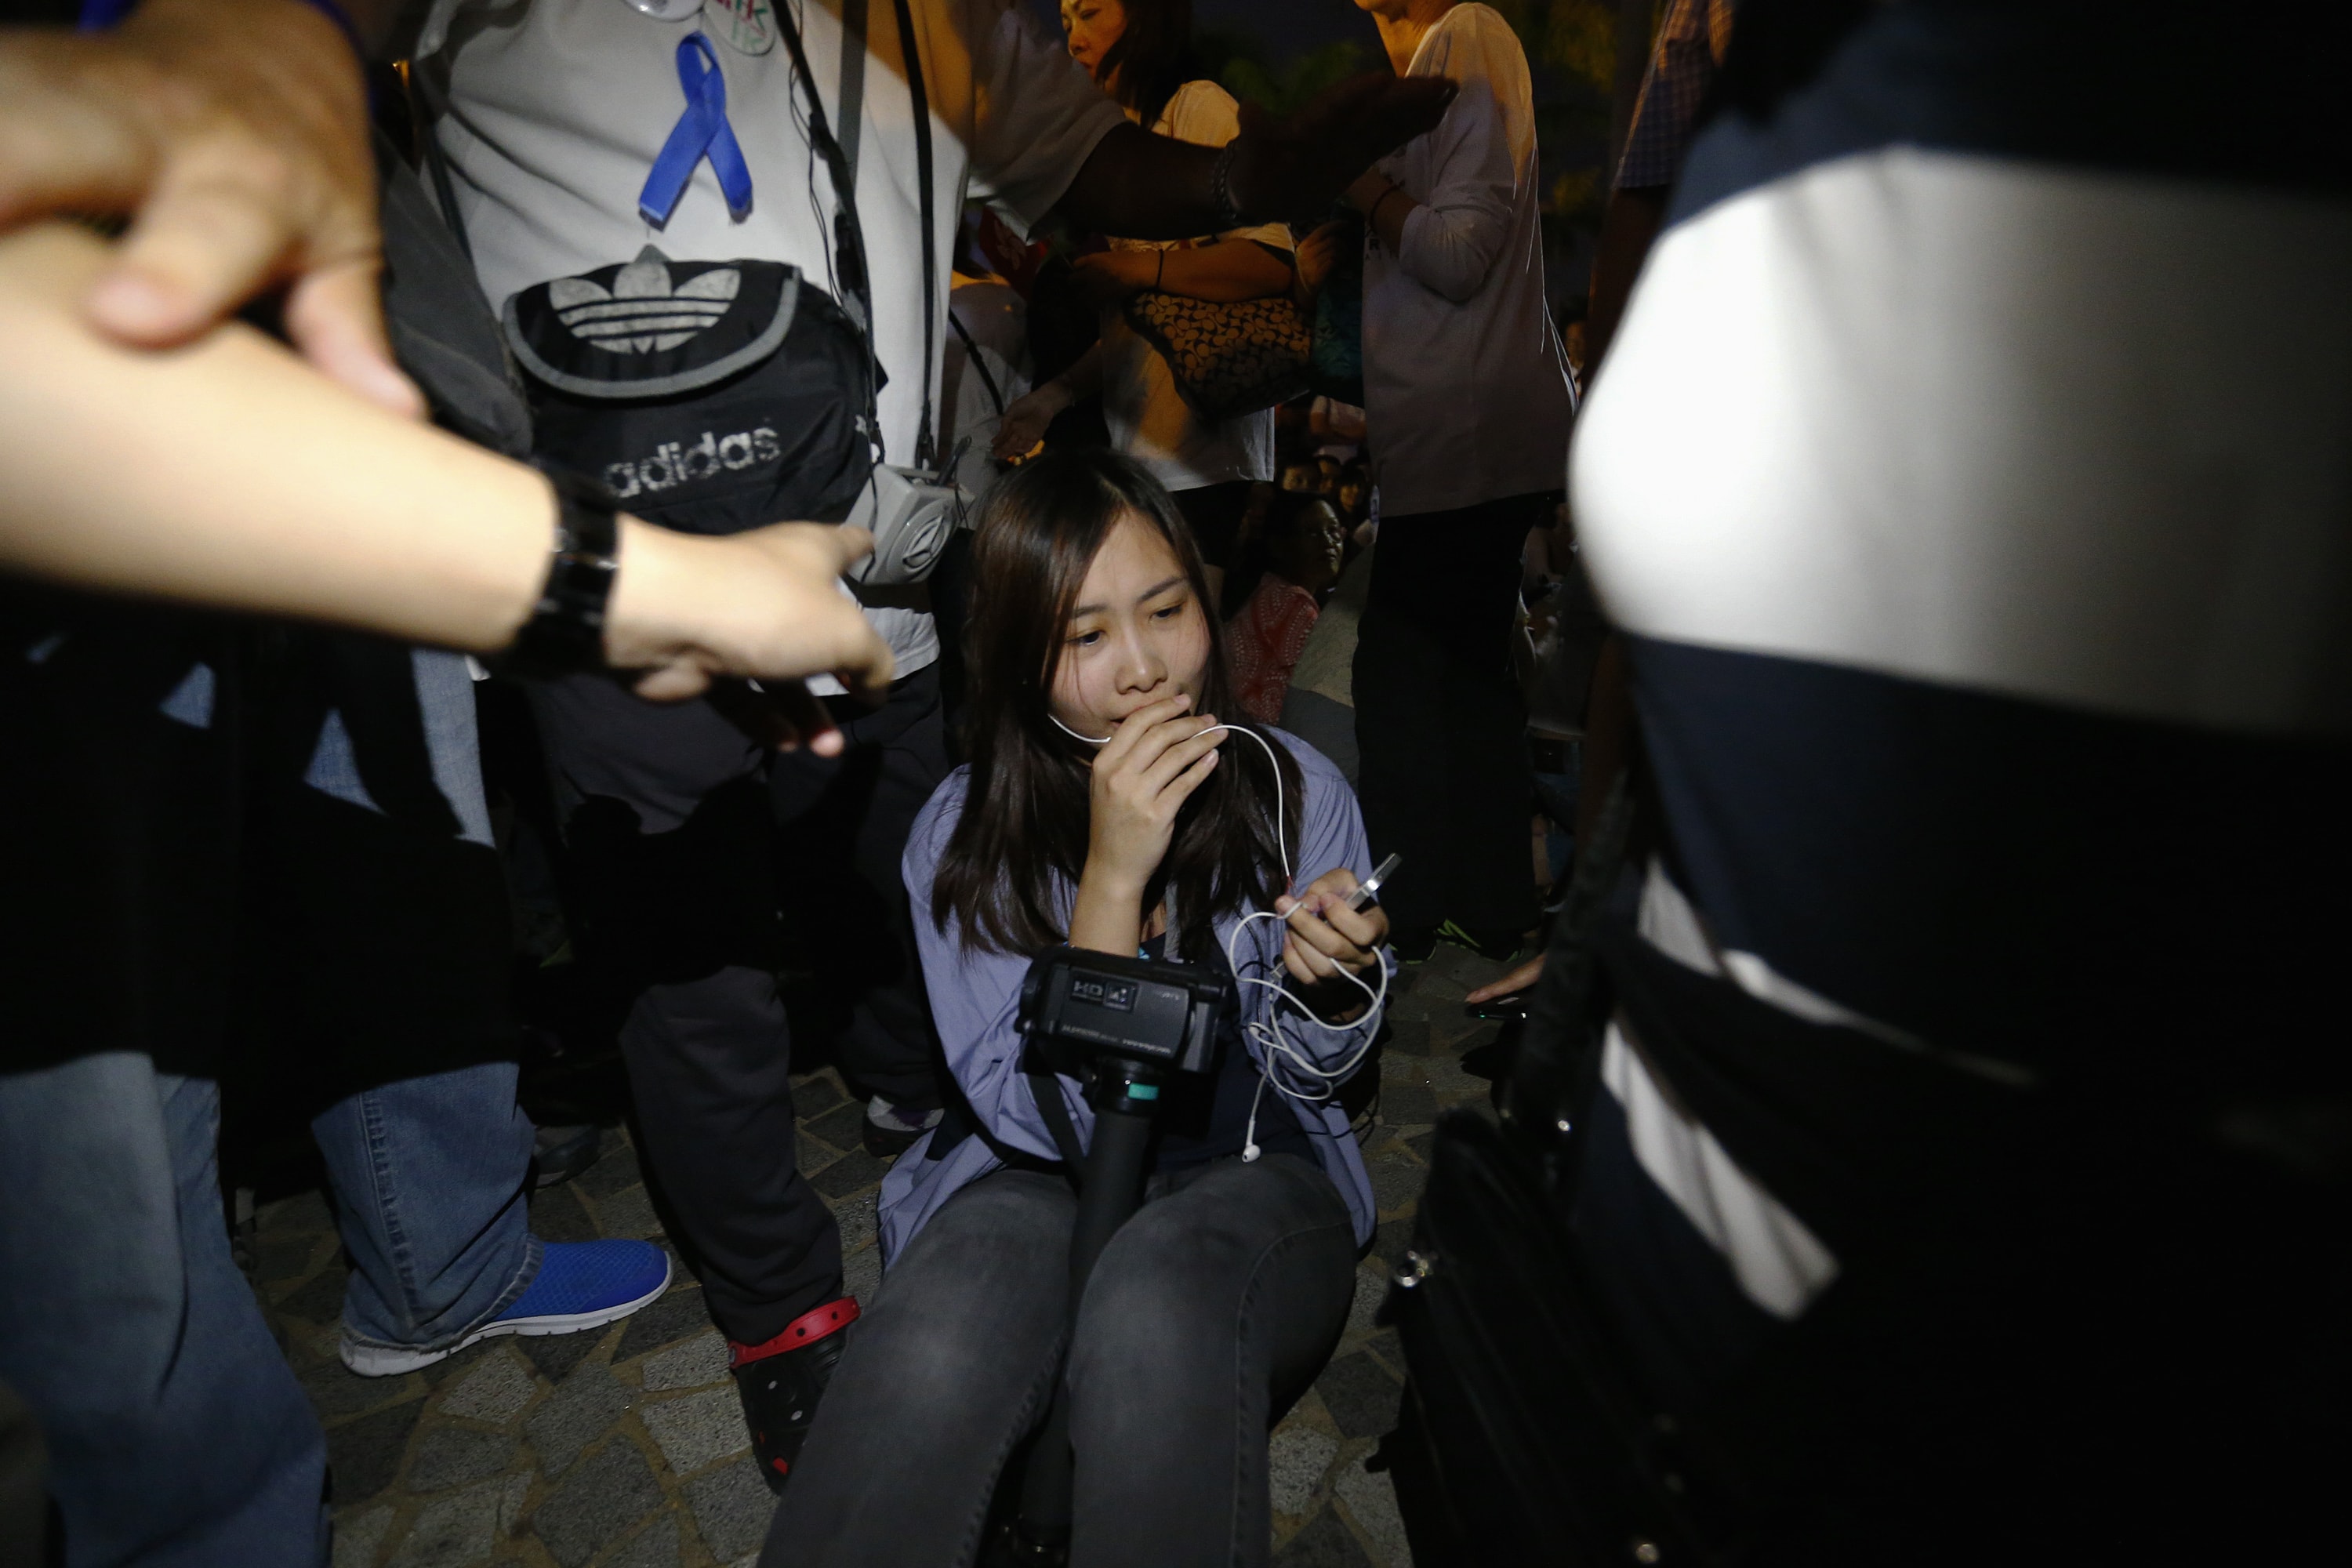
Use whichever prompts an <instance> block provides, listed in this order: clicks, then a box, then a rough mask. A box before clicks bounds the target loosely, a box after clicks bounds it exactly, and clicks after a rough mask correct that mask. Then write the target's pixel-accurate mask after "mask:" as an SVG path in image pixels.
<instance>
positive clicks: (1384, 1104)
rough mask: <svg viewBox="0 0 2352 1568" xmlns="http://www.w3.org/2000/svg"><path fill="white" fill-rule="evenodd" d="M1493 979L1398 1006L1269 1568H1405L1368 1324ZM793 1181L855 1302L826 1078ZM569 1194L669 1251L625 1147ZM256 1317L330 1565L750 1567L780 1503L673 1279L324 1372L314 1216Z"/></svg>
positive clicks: (551, 1209)
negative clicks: (405, 1368)
mask: <svg viewBox="0 0 2352 1568" xmlns="http://www.w3.org/2000/svg"><path fill="white" fill-rule="evenodd" d="M1495 972H1496V966H1495V965H1492V964H1489V963H1483V962H1481V961H1480V960H1478V959H1475V958H1474V957H1472V956H1471V955H1469V954H1467V953H1465V952H1459V951H1458V950H1455V949H1453V948H1449V947H1444V946H1440V947H1439V949H1438V950H1437V956H1436V957H1435V958H1434V959H1433V960H1432V961H1431V962H1430V963H1427V964H1424V965H1422V966H1419V967H1418V968H1415V969H1412V970H1408V971H1407V972H1405V974H1404V976H1403V977H1402V983H1401V984H1400V986H1399V987H1398V990H1397V992H1396V993H1395V994H1392V996H1391V1004H1390V1009H1389V1017H1390V1021H1391V1026H1392V1027H1393V1031H1394V1035H1393V1038H1392V1039H1391V1042H1390V1043H1389V1045H1388V1047H1386V1050H1385V1053H1384V1055H1383V1058H1382V1061H1381V1094H1380V1101H1379V1105H1378V1108H1377V1116H1376V1118H1375V1119H1373V1121H1371V1123H1370V1127H1369V1130H1368V1131H1367V1132H1366V1134H1365V1137H1364V1154H1365V1160H1366V1163H1368V1164H1369V1165H1370V1170H1371V1175H1372V1187H1373V1191H1374V1193H1375V1194H1377V1196H1378V1201H1379V1205H1380V1211H1381V1227H1380V1236H1379V1239H1378V1241H1377V1242H1376V1243H1375V1246H1374V1248H1373V1253H1372V1255H1371V1256H1370V1257H1369V1258H1365V1259H1364V1260H1363V1263H1362V1265H1361V1267H1360V1270H1359V1272H1358V1275H1357V1289H1356V1301H1355V1307H1354V1310H1353V1311H1352V1312H1351V1313H1350V1314H1349V1321H1348V1329H1347V1333H1346V1336H1345V1337H1344V1338H1343V1339H1342V1340H1341V1341H1340V1342H1339V1349H1338V1351H1337V1352H1335V1353H1334V1355H1333V1357H1332V1360H1331V1363H1330V1365H1329V1366H1328V1368H1327V1369H1326V1370H1325V1371H1324V1373H1323V1374H1322V1376H1321V1377H1320V1378H1319V1379H1318V1380H1317V1383H1316V1385H1315V1388H1314V1390H1313V1391H1312V1392H1310V1393H1309V1394H1307V1396H1306V1398H1305V1399H1303V1400H1302V1401H1301V1402H1300V1403H1299V1405H1298V1406H1297V1409H1295V1410H1293V1411H1292V1412H1291V1413H1290V1415H1288V1416H1287V1417H1286V1419H1285V1420H1284V1421H1283V1422H1282V1424H1281V1425H1280V1426H1277V1427H1276V1429H1275V1433H1274V1437H1273V1485H1274V1508H1275V1539H1276V1543H1277V1550H1276V1557H1275V1561H1276V1564H1277V1565H1279V1568H1371V1565H1373V1564H1381V1565H1385V1568H1408V1564H1409V1563H1411V1557H1410V1554H1409V1552H1407V1549H1406V1546H1405V1540H1404V1531H1403V1527H1402V1523H1401V1522H1400V1521H1399V1520H1398V1517H1397V1510H1396V1500H1395V1497H1394V1494H1393V1492H1392V1491H1391V1487H1390V1484H1389V1479H1388V1477H1387V1476H1386V1475H1385V1474H1378V1473H1373V1472H1369V1471H1367V1470H1366V1469H1365V1468H1363V1461H1364V1459H1365V1458H1366V1457H1367V1456H1368V1455H1369V1454H1370V1452H1371V1450H1372V1448H1373V1447H1374V1445H1375V1443H1376V1441H1377V1439H1378V1438H1379V1437H1380V1436H1381V1434H1382V1433H1384V1432H1386V1431H1387V1430H1388V1429H1389V1428H1390V1427H1391V1426H1392V1425H1393V1424H1394V1422H1395V1418H1396V1409H1397V1401H1398V1397H1399V1393H1400V1389H1401V1386H1402V1384H1401V1377H1402V1362H1401V1361H1400V1359H1399V1357H1398V1353H1397V1345H1396V1336H1395V1335H1394V1333H1393V1332H1391V1331H1386V1330H1382V1329H1380V1328H1377V1327H1376V1326H1375V1325H1374V1323H1373V1321H1372V1317H1373V1313H1374V1311H1375V1310H1376V1309H1377V1308H1378V1307H1379V1305H1380V1302H1381V1296H1382V1294H1383V1292H1384V1290H1385V1288H1386V1272H1385V1270H1386V1268H1387V1265H1388V1262H1389V1260H1391V1259H1392V1258H1395V1256H1396V1255H1397V1254H1398V1252H1399V1251H1400V1250H1401V1249H1402V1247H1403V1246H1404V1243H1405V1237H1406V1233H1407V1232H1408V1230H1409V1229H1410V1224H1411V1219H1412V1208H1413V1204H1414V1202H1415V1200H1416V1199H1417V1198H1418V1196H1419V1194H1420V1192H1421V1187H1422V1182H1423V1173H1424V1171H1425V1166H1424V1164H1423V1161H1424V1159H1425V1157H1426V1155H1427V1152H1428V1149H1429V1141H1430V1128H1431V1123H1433V1121H1435V1120H1436V1118H1437V1114H1438V1112H1439V1111H1441V1110H1446V1109H1449V1108H1451V1107H1453V1106H1455V1105H1461V1104H1470V1105H1475V1106H1479V1107H1483V1106H1484V1105H1485V1104H1486V1083H1485V1081H1484V1080H1483V1079H1475V1078H1473V1077H1471V1076H1469V1075H1468V1074H1466V1073H1465V1072H1464V1071H1463V1070H1462V1068H1461V1067H1460V1065H1459V1058H1460V1056H1461V1054H1462V1052H1463V1051H1465V1050H1466V1049H1468V1048H1469V1047H1473V1046H1475V1045H1476V1044H1478V1043H1479V1042H1480V1041H1481V1040H1483V1039H1485V1038H1487V1037H1490V1034H1491V1029H1492V1026H1484V1025H1474V1024H1472V1023H1470V1022H1469V1021H1467V1020H1466V1019H1465V1017H1464V1015H1463V1011H1462V1006H1461V1002H1462V996H1463V994H1464V992H1465V990H1466V989H1468V988H1470V987H1472V986H1475V985H1477V984H1481V983H1482V982H1484V981H1485V980H1486V979H1487V978H1489V977H1490V976H1491V975H1492V974H1493V973H1495ZM799 1092H800V1095H801V1100H800V1110H801V1124H800V1125H801V1133H802V1140H803V1141H802V1153H801V1160H802V1168H803V1170H804V1171H806V1172H807V1173H808V1174H809V1178H810V1180H811V1181H812V1182H814V1184H815V1185H816V1187H817V1190H818V1191H819V1192H821V1193H823V1194H824V1196H825V1198H826V1199H827V1201H828V1202H830V1203H831V1204H832V1205H833V1207H834V1212H835V1215H837V1216H838V1217H839V1219H840V1222H841V1228H842V1243H843V1251H844V1252H845V1254H846V1255H847V1258H848V1270H847V1272H848V1279H849V1288H850V1289H851V1291H852V1292H853V1293H854V1294H856V1295H857V1296H859V1297H860V1298H865V1297H867V1296H870V1294H871V1293H872V1291H873V1290H874V1288H875V1285H876V1283H877V1280H878V1279H879V1276H880V1260H879V1257H878V1255H877V1252H876V1250H875V1242H874V1197H875V1185H876V1184H877V1182H878V1181H879V1180H880V1179H881V1176H882V1173H883V1171H884V1170H885V1169H886V1168H887V1167H886V1165H885V1164H884V1163H883V1162H881V1161H877V1160H874V1159H871V1158H869V1157H868V1156H866V1154H864V1153H863V1152H859V1150H858V1147H857V1140H858V1133H857V1124H858V1121H859V1118H860V1116H861V1115H862V1110H861V1108H860V1107H858V1106H857V1105H856V1103H855V1102H853V1101H851V1100H849V1099H848V1098H847V1097H846V1096H845V1094H844V1093H843V1091H842V1089H841V1086H840V1083H839V1080H838V1079H836V1078H835V1076H834V1075H833V1073H832V1071H831V1070H830V1069H826V1070H825V1071H823V1072H820V1073H817V1074H814V1075H812V1076H810V1077H808V1078H806V1079H801V1080H800V1088H799ZM605 1151H606V1152H605V1154H604V1158H603V1159H602V1160H601V1161H600V1162H598V1163H597V1164H596V1165H595V1166H594V1167H593V1168H592V1169H591V1170H590V1171H588V1172H587V1173H585V1174H584V1175H583V1176H582V1177H581V1178H580V1179H579V1180H577V1181H575V1182H573V1183H572V1184H569V1185H567V1186H561V1187H555V1188H551V1189H550V1190H548V1191H546V1192H543V1193H541V1194H538V1195H537V1197H536V1198H535V1199H534V1200H533V1203H532V1205H531V1221H532V1227H533V1229H535V1230H536V1231H537V1232H538V1234H540V1235H541V1236H542V1237H546V1238H548V1239H549V1240H552V1241H572V1240H582V1239H585V1238H588V1237H598V1236H636V1237H651V1238H655V1239H660V1237H661V1226H660V1223H659V1221H658V1220H657V1219H656V1216H655V1213H654V1205H653V1203H652V1201H651V1199H650V1198H649V1197H648V1195H647V1194H646V1188H645V1185H644V1184H643V1182H642V1180H641V1177H640V1173H639V1171H638V1168H637V1163H636V1160H635V1154H634V1153H633V1152H632V1151H631V1150H630V1148H629V1145H628V1142H627V1140H626V1136H625V1134H624V1133H623V1132H620V1131H610V1132H607V1133H606V1134H605ZM254 1256H255V1263H256V1271H257V1276H258V1279H259V1283H260V1289H261V1294H262V1297H263V1300H264V1303H265V1305H266V1307H267V1308H268V1310H269V1311H270V1312H271V1313H272V1315H273V1316H274V1317H275V1319H276V1321H277V1323H278V1327H279V1329H280V1330H281V1331H282V1332H283V1337H284V1339H285V1342H286V1343H287V1345H288V1347H289V1355H290V1356H291V1358H292V1361H293V1363H294V1368H295V1371H296V1372H297V1373H298V1374H299V1376H300V1377H301V1379H302V1383H303V1385H304V1387H306V1388H307V1389H308V1390H309V1391H310V1397H311V1400H312V1402H313V1403H314V1404H315V1405H317V1406H318V1410H319V1414H320V1417H321V1418H322V1419H323V1420H324V1421H325V1423H326V1426H327V1437H328V1448H329V1454H330V1457H331V1461H332V1465H333V1470H334V1514H335V1559H334V1561H335V1568H463V1565H466V1564H477V1563H479V1564H501V1565H503V1564H510V1563H511V1564H518V1565H520V1564H528V1565H530V1568H592V1565H593V1568H709V1565H711V1564H749V1563H751V1562H752V1561H753V1560H754V1559H755V1558H756V1557H757V1555H758V1551H759V1546H760V1542H761V1538H762V1537H763V1535H764V1534H765V1532H766V1529H767V1523H768V1518H769V1515H770V1513H771V1511H772V1500H770V1498H769V1496H768V1491H767V1489H766V1488H765V1487H764V1486H762V1485H761V1481H760V1478H759V1475H758V1472H757V1471H756V1470H755V1469H754V1468H752V1464H751V1458H750V1454H749V1450H748V1447H747V1446H746V1440H745V1437H744V1433H743V1425H742V1415H741V1412H740V1407H739V1406H738V1405H737V1404H736V1401H735V1394H734V1388H733V1385H732V1384H730V1382H729V1381H728V1377H727V1369H726V1354H725V1350H724V1347H723V1345H722V1344H721V1342H720V1341H719V1336H718V1334H717V1332H716V1331H714V1330H713V1329H712V1328H711V1327H710V1324H709V1319H708V1318H707V1317H706V1316H705V1314H704V1311H703V1308H702V1293H701V1290H700V1289H698V1287H697V1286H696V1285H695V1284H694V1283H693V1281H692V1280H691V1279H688V1278H686V1277H685V1276H684V1272H683V1270H680V1271H679V1279H678V1281H677V1283H676V1284H674V1285H673V1286H672V1287H671V1289H670V1290H669V1292H668V1294H667V1295H666V1296H664V1297H663V1298H662V1299H661V1300H659V1301H656V1303H655V1304H654V1305H653V1306H651V1307H648V1308H646V1310H644V1311H642V1312H639V1313H638V1314H637V1315H636V1316H635V1317H633V1318H630V1319H628V1320H626V1321H623V1322H620V1323H616V1324H614V1326H613V1327H612V1328H611V1329H609V1330H607V1331H604V1333H601V1334H598V1333H584V1334H572V1335H565V1336H562V1337H551V1338H546V1339H499V1340H492V1341H489V1342H486V1343H484V1344H480V1345H477V1346H476V1347H474V1348H473V1349H472V1350H470V1351H467V1352H465V1353H463V1354H461V1355H457V1356H454V1357H452V1358H451V1359H450V1360H448V1361H446V1362H444V1363H441V1364H440V1365H438V1366H435V1367H431V1368H428V1369H426V1370H425V1372H422V1373H412V1374H410V1375H408V1376H406V1377H401V1378H384V1379H370V1378H361V1377H355V1376H352V1374H351V1373H347V1372H345V1371H344V1370H343V1368H342V1365H341V1363H340V1362H339V1361H338V1360H337V1359H336V1356H335V1337H336V1328H335V1324H336V1321H337V1316H338V1313H339V1311H340V1309H341V1298H342V1284H343V1278H344V1268H343V1263H342V1261H341V1258H340V1256H339V1249H338V1247H337V1244H336V1241H335V1236H334V1231H333V1228H332V1226H331V1223H330V1221H329V1217H328V1213H327V1208H326V1205H325V1203H324V1201H323V1200H322V1199H321V1197H320V1194H318V1193H316V1192H310V1193H304V1194H299V1195H297V1196H294V1197H290V1198H286V1199H283V1200H281V1201H278V1202H276V1203H273V1204H270V1205H268V1206H266V1207H265V1208H264V1209H263V1210H262V1211H261V1214H260V1215H259V1226H258V1231H257V1235H256V1237H255V1242H254Z"/></svg>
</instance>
